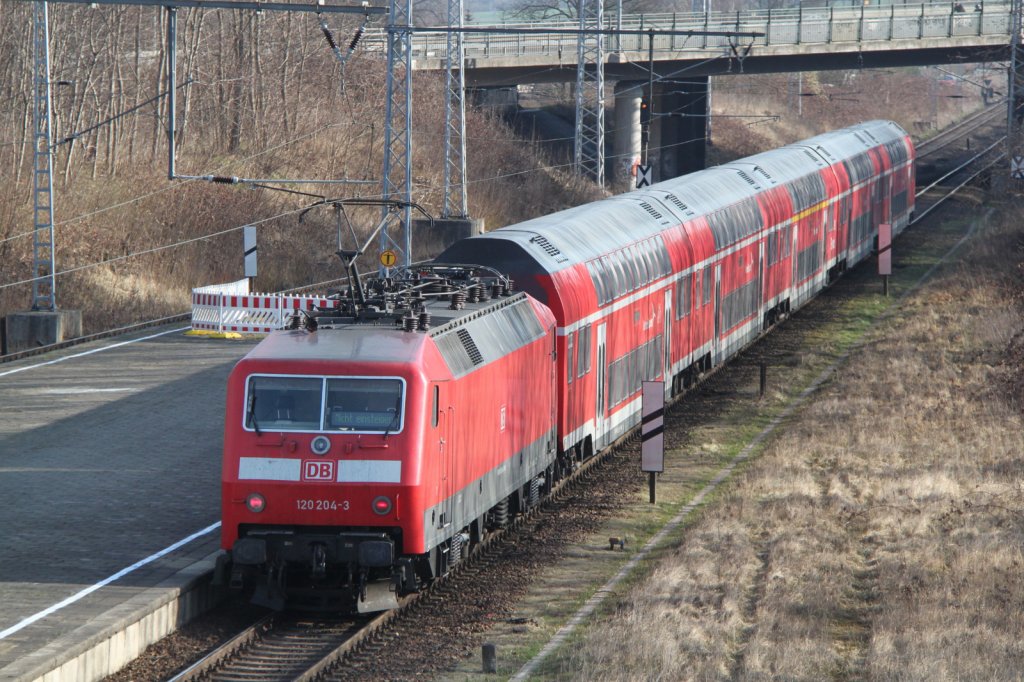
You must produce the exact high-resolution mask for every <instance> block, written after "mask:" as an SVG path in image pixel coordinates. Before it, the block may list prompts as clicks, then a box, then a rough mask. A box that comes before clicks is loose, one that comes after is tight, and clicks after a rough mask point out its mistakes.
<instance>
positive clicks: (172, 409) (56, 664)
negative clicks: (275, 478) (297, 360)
mask: <svg viewBox="0 0 1024 682" xmlns="http://www.w3.org/2000/svg"><path fill="white" fill-rule="evenodd" d="M185 331H187V328H184V327H182V325H181V324H180V323H179V324H178V325H176V326H172V327H164V328H153V329H150V330H146V331H143V332H138V333H135V334H132V335H130V336H122V337H116V338H113V339H107V340H104V341H97V342H92V343H89V344H83V345H79V346H74V347H71V348H66V349H63V350H59V351H54V352H52V353H48V354H45V355H38V356H34V357H30V358H25V359H22V360H17V361H14V362H9V363H0V414H2V415H3V417H2V418H0V519H3V523H4V532H3V533H0V557H3V560H2V561H0V604H2V607H0V680H19V681H20V680H25V681H30V680H40V679H41V680H47V681H53V680H75V681H86V680H97V679H102V678H103V677H104V676H106V675H108V674H111V673H113V672H115V671H116V670H118V669H120V668H121V667H122V666H123V665H124V664H125V663H127V662H128V661H130V660H131V659H132V658H134V657H135V656H136V655H138V653H140V652H141V651H142V650H143V649H145V647H146V646H147V645H148V644H150V643H152V642H153V641H156V639H159V638H160V637H163V636H164V635H166V634H167V633H168V632H170V631H172V630H173V629H174V628H175V627H177V625H179V624H181V623H184V622H187V620H188V619H189V618H190V617H191V616H192V615H193V614H195V613H198V612H199V611H201V610H203V609H204V608H205V606H206V602H207V601H208V600H209V599H210V598H211V593H210V590H208V589H206V582H207V581H208V578H209V571H210V569H212V566H213V560H214V556H215V554H216V552H217V550H218V547H219V540H220V531H219V525H218V522H219V516H220V501H219V496H220V458H221V445H222V439H223V428H224V427H223V419H224V397H225V387H226V385H227V376H228V373H229V372H230V371H231V368H232V367H233V366H234V363H235V362H237V360H239V359H240V358H241V357H242V356H243V355H244V354H245V353H246V352H248V350H249V349H250V348H252V346H253V345H255V343H256V340H255V339H241V340H223V339H206V338H188V337H185V336H184V332H185Z"/></svg>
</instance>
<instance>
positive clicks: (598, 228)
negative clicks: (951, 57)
mask: <svg viewBox="0 0 1024 682" xmlns="http://www.w3.org/2000/svg"><path fill="white" fill-rule="evenodd" d="M905 136H906V132H905V131H903V129H902V128H900V127H899V126H898V125H897V124H895V123H893V122H891V121H885V120H875V121H867V122H865V123H861V124H858V125H855V126H850V127H848V128H843V129H842V130H836V131H832V132H828V133H824V134H822V135H817V136H815V137H812V138H809V139H807V140H803V141H800V142H796V143H794V144H790V145H786V146H785V147H781V148H779V149H774V150H772V151H768V152H763V153H760V154H755V155H753V156H749V157H746V158H743V159H738V160H736V161H733V162H730V163H727V164H723V165H721V166H716V167H713V168H709V169H706V170H702V171H698V172H696V173H690V174H688V175H683V176H680V177H678V178H673V179H671V180H666V181H664V182H659V183H657V184H655V185H653V186H652V187H650V188H649V189H646V190H639V191H634V192H627V193H625V194H620V195H617V196H614V197H610V198H607V199H603V200H601V201H596V202H592V203H589V204H584V205H582V206H576V207H574V208H569V209H566V210H564V211H559V212H557V213H552V214H549V215H546V216H542V217H539V218H534V219H531V220H527V221H525V222H522V223H518V224H515V225H510V226H508V227H503V228H499V229H497V230H494V231H492V232H488V233H486V234H483V235H479V236H476V237H471V238H470V239H468V240H464V241H462V242H459V243H458V244H456V246H455V247H454V248H455V249H456V250H457V251H458V253H459V256H460V257H463V258H464V257H467V256H471V255H472V254H473V253H475V252H479V253H487V252H488V249H489V245H488V242H490V243H491V244H493V242H492V241H491V240H502V241H508V242H513V243H515V244H517V245H518V246H519V247H520V248H521V249H522V251H523V252H524V253H525V254H528V255H529V257H530V258H531V259H532V260H534V261H535V262H536V264H537V265H539V266H540V267H541V268H542V269H543V270H544V271H546V272H548V273H554V272H558V271H559V270H562V269H565V268H568V267H571V266H573V265H575V264H578V263H582V262H587V261H590V260H592V259H594V258H596V257H598V256H601V255H604V254H607V253H610V252H613V251H616V250H618V249H621V248H623V247H625V246H628V245H630V244H632V243H634V242H637V241H640V240H643V239H646V238H649V237H651V236H654V235H656V234H659V233H661V232H662V231H664V230H665V229H667V228H669V227H672V226H674V225H678V224H680V223H683V222H686V221H688V220H692V219H693V218H695V217H697V216H701V215H708V214H711V213H713V212H715V211H717V210H719V209H722V208H725V207H727V206H731V205H733V204H736V203H737V202H740V201H742V200H745V199H750V198H751V197H752V193H753V192H756V191H759V190H764V189H768V188H770V187H772V186H774V185H775V184H787V183H791V182H795V181H797V180H799V179H800V178H805V177H807V176H808V175H815V174H816V173H817V171H820V170H822V169H824V168H827V167H828V166H829V165H830V164H834V163H843V162H849V160H851V159H857V158H858V157H859V156H860V155H863V153H864V152H865V151H866V150H867V149H869V148H871V147H875V146H878V145H883V146H888V145H892V144H893V143H899V144H900V145H901V146H902V140H903V138H904V137H905ZM855 165H856V164H848V166H847V167H848V168H851V166H855ZM861 168H862V171H863V164H861ZM862 171H861V172H862ZM851 172H853V173H854V176H855V177H854V180H855V181H856V180H857V179H859V177H860V174H861V172H858V171H857V170H856V168H855V167H853V168H851ZM812 189H813V188H812ZM807 194H808V197H807V198H808V200H810V199H811V198H812V196H811V195H816V194H818V192H817V191H809V192H807ZM819 200H820V199H819ZM801 208H803V207H801ZM717 237H718V236H717V235H716V239H717ZM442 256H443V255H442Z"/></svg>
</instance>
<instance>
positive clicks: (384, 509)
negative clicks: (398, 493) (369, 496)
mask: <svg viewBox="0 0 1024 682" xmlns="http://www.w3.org/2000/svg"><path fill="white" fill-rule="evenodd" d="M370 506H372V507H373V511H374V513H375V514H380V515H381V516H384V515H385V514H387V513H388V512H390V511H391V498H390V497H386V496H384V495H379V496H377V497H375V498H373V502H372V503H371V505H370Z"/></svg>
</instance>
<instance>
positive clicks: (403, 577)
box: [391, 557, 419, 596]
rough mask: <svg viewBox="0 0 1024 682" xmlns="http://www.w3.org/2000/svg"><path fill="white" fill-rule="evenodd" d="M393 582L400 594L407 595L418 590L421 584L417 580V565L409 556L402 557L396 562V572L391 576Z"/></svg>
mask: <svg viewBox="0 0 1024 682" xmlns="http://www.w3.org/2000/svg"><path fill="white" fill-rule="evenodd" d="M391 582H392V584H393V585H394V586H395V591H396V592H398V594H400V595H403V596H404V595H407V594H412V593H413V592H416V591H417V590H418V589H419V585H418V584H417V582H416V566H415V565H413V560H412V559H411V558H409V557H401V558H400V559H399V560H398V561H397V562H396V567H395V572H394V573H393V574H392V576H391Z"/></svg>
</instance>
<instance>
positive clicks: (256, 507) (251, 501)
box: [245, 493, 267, 513]
mask: <svg viewBox="0 0 1024 682" xmlns="http://www.w3.org/2000/svg"><path fill="white" fill-rule="evenodd" d="M245 506H246V507H247V508H248V509H249V511H251V512H256V513H259V512H261V511H263V510H264V509H266V507H267V501H266V500H265V499H263V496H262V495H260V494H259V493H249V496H248V497H246V498H245Z"/></svg>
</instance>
